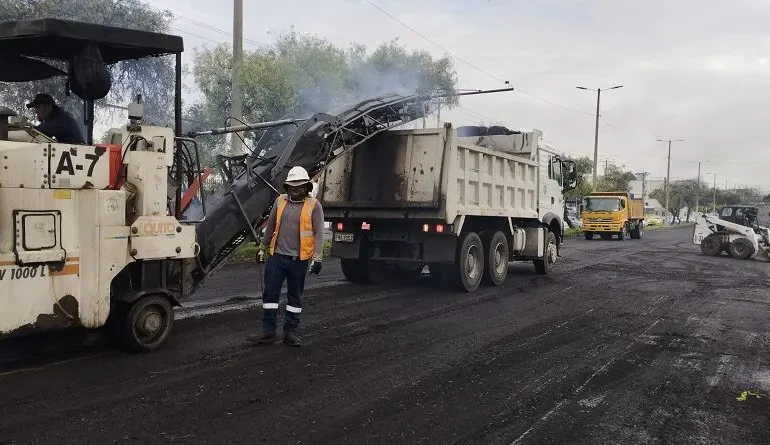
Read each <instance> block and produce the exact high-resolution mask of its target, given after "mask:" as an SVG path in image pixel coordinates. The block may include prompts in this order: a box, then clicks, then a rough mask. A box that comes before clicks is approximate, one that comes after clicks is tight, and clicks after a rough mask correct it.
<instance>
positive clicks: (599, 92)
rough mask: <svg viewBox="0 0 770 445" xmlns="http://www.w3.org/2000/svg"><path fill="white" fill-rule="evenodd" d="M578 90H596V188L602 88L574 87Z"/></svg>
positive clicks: (594, 182) (594, 184) (616, 87)
mask: <svg viewBox="0 0 770 445" xmlns="http://www.w3.org/2000/svg"><path fill="white" fill-rule="evenodd" d="M576 88H577V89H578V90H587V91H596V128H595V129H594V171H593V183H592V185H593V187H594V188H596V173H597V172H596V171H597V170H598V169H599V103H600V102H601V98H602V89H601V88H598V89H595V90H594V89H592V88H586V87H576ZM618 88H623V85H617V86H614V87H612V88H607V90H615V89H618Z"/></svg>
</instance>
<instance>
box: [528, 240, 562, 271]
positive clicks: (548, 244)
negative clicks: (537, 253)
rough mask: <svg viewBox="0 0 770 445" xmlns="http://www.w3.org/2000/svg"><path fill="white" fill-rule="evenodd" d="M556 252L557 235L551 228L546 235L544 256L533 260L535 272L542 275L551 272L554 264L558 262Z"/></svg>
mask: <svg viewBox="0 0 770 445" xmlns="http://www.w3.org/2000/svg"><path fill="white" fill-rule="evenodd" d="M556 254H557V246H556V236H555V235H554V234H553V232H551V231H550V230H549V231H548V232H547V233H546V235H545V249H544V252H543V258H542V259H540V260H534V261H533V262H534V263H535V272H537V273H538V274H540V275H548V274H550V273H551V272H552V271H553V264H554V263H555V262H556Z"/></svg>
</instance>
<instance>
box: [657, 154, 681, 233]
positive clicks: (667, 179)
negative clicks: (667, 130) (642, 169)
mask: <svg viewBox="0 0 770 445" xmlns="http://www.w3.org/2000/svg"><path fill="white" fill-rule="evenodd" d="M681 141H684V139H673V140H672V139H669V140H668V141H664V140H662V139H658V142H668V167H667V168H666V183H665V190H666V211H667V212H670V210H669V209H668V197H669V192H670V191H671V184H670V181H671V143H672V142H681ZM671 217H672V218H673V217H674V214H673V213H672V214H671ZM672 222H673V221H672Z"/></svg>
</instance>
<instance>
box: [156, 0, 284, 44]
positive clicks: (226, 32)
mask: <svg viewBox="0 0 770 445" xmlns="http://www.w3.org/2000/svg"><path fill="white" fill-rule="evenodd" d="M147 6H148V7H149V8H151V9H154V10H156V11H160V12H170V13H171V17H172V18H175V19H178V20H181V21H184V22H187V23H190V24H192V25H196V26H199V27H201V28H204V29H208V30H209V31H212V32H215V33H217V34H221V35H223V36H225V37H230V38H232V37H233V33H231V32H228V31H225V30H223V29H221V28H217V27H215V26H212V25H209V24H207V23H203V22H199V21H197V20H193V19H190V18H187V17H184V16H181V15H179V14H177V13H175V12H172V11H167V10H164V9H160V8H157V7H155V6H152V5H147ZM172 29H175V30H176V31H179V32H184V33H186V34H190V35H192V36H195V37H198V38H201V39H204V40H208V41H211V42H215V43H223V42H220V41H217V40H213V39H210V38H208V37H203V36H200V35H197V34H194V33H191V32H187V31H182V30H181V29H176V28H172ZM243 41H244V42H247V43H249V44H251V45H254V46H256V47H258V48H262V49H270V46H269V45H266V44H264V43H260V42H258V41H256V40H252V39H249V38H247V37H244V38H243Z"/></svg>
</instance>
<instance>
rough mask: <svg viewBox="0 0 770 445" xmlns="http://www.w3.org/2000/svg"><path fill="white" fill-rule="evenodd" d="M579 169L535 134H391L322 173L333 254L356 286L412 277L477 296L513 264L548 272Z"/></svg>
mask: <svg viewBox="0 0 770 445" xmlns="http://www.w3.org/2000/svg"><path fill="white" fill-rule="evenodd" d="M575 182H576V180H575V168H574V164H573V163H572V162H570V161H564V160H562V159H561V158H560V157H559V156H558V155H557V154H556V153H555V152H553V151H551V150H548V149H547V148H545V147H544V146H543V143H542V141H541V133H540V132H539V131H538V130H534V131H531V132H518V131H511V130H508V129H507V128H504V127H492V128H489V129H487V128H485V127H460V128H458V129H457V130H454V129H453V128H452V125H451V124H446V125H445V126H444V127H443V128H429V129H416V130H395V131H393V130H392V131H387V132H384V133H382V134H380V135H379V136H377V137H375V138H373V139H371V140H370V141H369V142H367V143H366V144H365V145H363V146H361V147H359V148H358V149H357V150H355V151H352V152H349V153H347V154H345V155H342V156H339V157H338V158H336V159H335V160H334V162H332V163H330V164H329V165H328V167H327V168H326V169H325V170H324V172H323V174H322V176H321V178H320V181H319V184H320V186H319V193H318V198H319V199H320V201H321V203H322V204H323V206H324V212H325V216H326V219H327V220H328V221H330V222H331V223H332V224H331V225H332V231H333V238H332V255H333V256H336V257H339V258H341V262H342V271H343V273H344V275H345V277H346V278H347V279H348V280H350V281H352V282H385V281H391V280H393V279H399V278H404V277H408V276H417V275H419V274H420V273H421V271H422V270H423V269H424V266H426V265H427V266H428V268H429V270H430V275H431V277H432V278H433V279H434V280H436V282H437V284H439V285H440V286H442V287H444V286H451V287H453V288H455V289H457V290H460V291H466V292H473V291H475V290H476V289H477V288H478V287H479V285H480V283H481V282H482V281H485V282H487V283H488V284H491V285H500V284H502V283H503V282H504V281H505V278H506V276H507V273H508V263H509V261H511V260H524V261H533V262H534V265H535V269H536V270H537V272H538V273H541V274H547V273H550V272H551V270H552V267H553V264H554V262H555V261H556V258H557V256H558V249H559V248H560V245H561V242H562V239H563V232H562V218H563V215H564V199H563V192H564V190H565V189H569V188H572V187H574V185H575Z"/></svg>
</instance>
